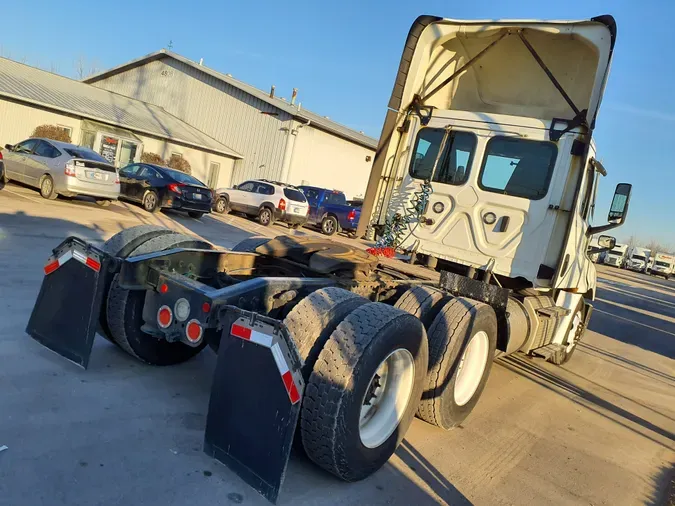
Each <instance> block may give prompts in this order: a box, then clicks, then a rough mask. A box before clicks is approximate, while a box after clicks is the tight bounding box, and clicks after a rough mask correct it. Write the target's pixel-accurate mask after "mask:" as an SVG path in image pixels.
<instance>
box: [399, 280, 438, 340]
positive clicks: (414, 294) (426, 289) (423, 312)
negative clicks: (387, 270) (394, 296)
mask: <svg viewBox="0 0 675 506" xmlns="http://www.w3.org/2000/svg"><path fill="white" fill-rule="evenodd" d="M444 299H447V296H446V294H445V293H444V292H443V291H442V290H439V289H438V288H434V287H432V286H424V285H418V286H414V287H412V288H410V289H409V290H407V291H406V292H404V293H403V295H401V298H400V299H398V300H397V301H396V304H394V307H395V308H398V309H400V310H401V311H405V312H406V313H410V314H411V315H413V316H416V317H417V318H419V319H420V320H421V322H422V323H423V324H424V328H425V329H427V330H429V326H430V325H431V323H432V322H433V321H434V318H436V315H437V314H438V313H439V312H440V310H441V309H442V308H443V305H444Z"/></svg>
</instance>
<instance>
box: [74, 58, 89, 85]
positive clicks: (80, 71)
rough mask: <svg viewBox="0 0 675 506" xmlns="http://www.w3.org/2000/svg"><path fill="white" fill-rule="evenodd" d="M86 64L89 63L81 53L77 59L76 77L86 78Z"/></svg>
mask: <svg viewBox="0 0 675 506" xmlns="http://www.w3.org/2000/svg"><path fill="white" fill-rule="evenodd" d="M86 65H87V63H86V61H85V60H84V57H83V56H81V55H80V57H79V58H78V59H77V60H75V77H77V78H78V79H80V80H82V79H84V69H85V67H86Z"/></svg>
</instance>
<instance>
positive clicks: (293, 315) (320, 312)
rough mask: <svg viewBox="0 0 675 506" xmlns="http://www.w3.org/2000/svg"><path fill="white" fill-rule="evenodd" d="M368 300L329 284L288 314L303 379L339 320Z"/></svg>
mask: <svg viewBox="0 0 675 506" xmlns="http://www.w3.org/2000/svg"><path fill="white" fill-rule="evenodd" d="M368 302H369V301H368V299H366V298H364V297H361V296H360V295H357V294H355V293H352V292H350V291H348V290H343V289H342V288H336V287H328V288H322V289H320V290H317V291H315V292H312V293H311V294H310V295H308V296H307V297H305V298H304V299H302V300H301V301H300V302H299V303H298V304H297V305H296V306H295V307H294V308H293V309H292V310H291V311H290V312H289V313H288V315H287V316H286V318H285V319H284V323H285V324H286V327H288V330H289V331H290V333H291V336H292V337H293V341H295V345H296V347H297V349H298V353H299V354H300V358H301V359H302V362H303V367H302V375H303V377H304V378H305V381H307V379H308V378H309V376H310V374H311V372H312V369H313V368H314V364H315V363H316V359H317V358H318V357H319V354H320V353H321V350H322V349H323V347H324V345H325V344H326V341H327V340H328V338H329V337H330V335H331V334H332V333H333V331H334V330H335V329H336V328H337V326H338V325H339V324H340V322H341V321H342V320H344V318H345V317H346V316H347V315H348V314H349V313H351V312H352V311H353V310H354V309H356V308H357V307H359V306H362V305H364V304H368Z"/></svg>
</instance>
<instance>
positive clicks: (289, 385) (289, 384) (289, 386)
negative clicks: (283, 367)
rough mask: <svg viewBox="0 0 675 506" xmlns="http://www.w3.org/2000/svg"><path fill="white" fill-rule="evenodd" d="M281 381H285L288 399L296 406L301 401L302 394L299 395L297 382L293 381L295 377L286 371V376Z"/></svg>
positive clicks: (282, 376) (283, 375)
mask: <svg viewBox="0 0 675 506" xmlns="http://www.w3.org/2000/svg"><path fill="white" fill-rule="evenodd" d="M281 379H282V380H284V386H285V387H286V391H287V392H288V397H289V398H290V399H291V403H292V404H295V403H296V402H298V401H299V400H300V394H299V393H298V389H297V387H296V386H295V381H293V375H292V374H291V371H286V372H285V373H284V374H282V375H281Z"/></svg>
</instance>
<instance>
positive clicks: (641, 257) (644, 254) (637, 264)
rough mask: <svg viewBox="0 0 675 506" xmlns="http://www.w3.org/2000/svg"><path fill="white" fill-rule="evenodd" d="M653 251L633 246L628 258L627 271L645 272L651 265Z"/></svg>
mask: <svg viewBox="0 0 675 506" xmlns="http://www.w3.org/2000/svg"><path fill="white" fill-rule="evenodd" d="M650 256H651V251H650V250H648V249H647V248H641V247H640V246H633V247H632V248H631V249H630V250H629V252H628V256H627V258H626V269H628V270H631V271H635V272H645V271H646V270H647V266H648V265H649V258H650Z"/></svg>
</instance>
